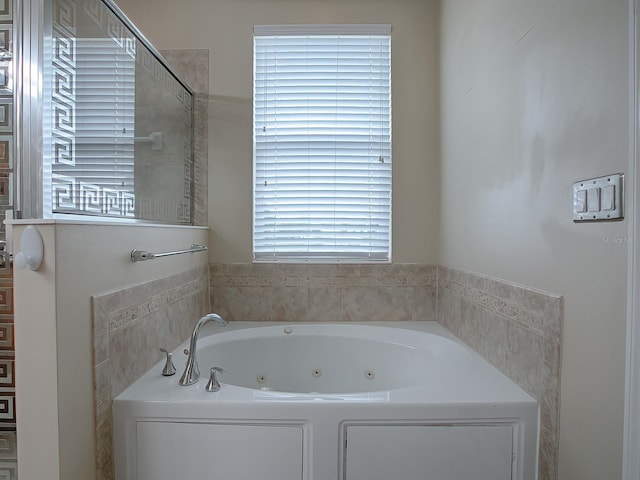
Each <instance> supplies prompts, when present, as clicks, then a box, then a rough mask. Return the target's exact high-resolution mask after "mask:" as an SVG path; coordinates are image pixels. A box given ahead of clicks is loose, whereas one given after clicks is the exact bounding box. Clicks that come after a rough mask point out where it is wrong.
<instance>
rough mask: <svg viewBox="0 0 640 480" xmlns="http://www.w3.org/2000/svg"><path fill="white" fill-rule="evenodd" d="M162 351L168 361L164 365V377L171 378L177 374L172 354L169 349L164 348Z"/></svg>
mask: <svg viewBox="0 0 640 480" xmlns="http://www.w3.org/2000/svg"><path fill="white" fill-rule="evenodd" d="M160 351H161V352H162V353H164V354H166V355H167V360H166V362H165V364H164V368H163V369H162V375H164V376H165V377H170V376H171V375H173V374H174V373H176V367H175V365H174V364H173V360H172V358H171V352H169V351H168V350H167V349H165V348H162V347H161V348H160Z"/></svg>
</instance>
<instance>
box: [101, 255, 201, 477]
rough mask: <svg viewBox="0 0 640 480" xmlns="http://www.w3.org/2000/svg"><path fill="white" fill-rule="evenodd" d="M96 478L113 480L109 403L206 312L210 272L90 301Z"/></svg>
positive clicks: (184, 275) (130, 288)
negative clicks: (91, 309)
mask: <svg viewBox="0 0 640 480" xmlns="http://www.w3.org/2000/svg"><path fill="white" fill-rule="evenodd" d="M92 300H93V376H94V403H95V415H96V417H95V429H96V472H97V475H96V478H97V479H98V480H113V475H114V473H113V448H112V425H111V421H112V418H111V406H112V401H113V399H114V398H115V397H116V396H118V394H120V393H121V392H122V391H123V390H124V389H125V388H127V387H128V386H129V385H131V384H132V383H133V382H135V381H136V380H137V379H138V378H139V377H140V376H142V374H143V373H144V372H146V371H147V370H148V369H149V368H151V367H152V366H153V365H154V364H155V363H157V362H159V361H160V360H161V359H162V355H163V354H162V353H161V352H160V351H159V350H158V349H159V347H164V348H166V349H168V350H173V349H175V348H176V347H177V346H178V345H180V343H182V342H183V341H184V340H185V339H186V338H188V337H189V335H190V334H191V330H192V328H193V325H194V323H195V321H196V320H197V319H198V318H199V317H201V316H202V315H204V314H205V313H207V312H208V309H209V268H208V266H202V267H196V268H194V269H191V270H189V271H186V272H183V273H179V274H175V275H171V276H168V277H164V278H161V279H158V280H153V281H150V282H145V283H141V284H137V285H129V286H125V287H123V288H121V289H118V290H113V291H111V292H106V293H102V294H100V295H95V296H93V297H92Z"/></svg>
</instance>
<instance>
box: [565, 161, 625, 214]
mask: <svg viewBox="0 0 640 480" xmlns="http://www.w3.org/2000/svg"><path fill="white" fill-rule="evenodd" d="M623 183H624V175H623V174H621V173H615V174H612V175H606V176H604V177H598V178H590V179H588V180H581V181H579V182H575V183H574V184H573V221H574V222H597V221H602V220H617V219H621V218H624V215H623V212H622V199H623V196H622V187H623Z"/></svg>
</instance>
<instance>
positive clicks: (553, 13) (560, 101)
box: [439, 0, 629, 480]
mask: <svg viewBox="0 0 640 480" xmlns="http://www.w3.org/2000/svg"><path fill="white" fill-rule="evenodd" d="M627 4H628V2H627V1H626V0H567V1H564V2H557V1H555V0H537V1H533V0H529V1H523V0H520V1H511V0H483V1H473V0H443V7H442V24H441V29H442V127H441V128H442V145H441V148H442V164H441V170H442V176H441V188H442V198H441V205H442V208H441V215H440V218H441V223H440V228H439V231H440V242H439V245H440V255H439V257H440V262H441V263H443V264H445V265H452V266H457V267H461V268H464V269H468V270H472V271H476V272H481V273H483V274H488V275H493V276H496V277H499V278H502V279H506V280H510V281H514V282H518V283H523V284H525V285H529V286H532V287H537V288H541V289H545V290H549V291H552V292H556V293H559V294H562V295H564V296H565V323H564V339H563V354H562V398H561V411H560V458H559V462H560V465H559V478H560V480H603V479H617V478H620V475H621V456H622V449H621V446H622V431H623V430H622V427H623V413H622V408H623V394H624V351H625V298H626V297H625V291H626V258H627V256H626V244H625V243H624V242H625V241H626V235H627V230H626V229H627V225H626V222H613V223H597V224H574V223H573V222H572V211H571V208H572V183H573V182H574V181H577V180H582V179H585V178H590V177H594V176H599V175H606V174H609V173H615V172H625V171H627V165H628V150H627V145H628V140H627V138H628V102H629V99H628V93H627V89H628V81H627V75H628V73H627V72H628V68H627V63H628V62H627V52H628V48H627V41H628V40H627V28H628V24H627V19H628V17H627Z"/></svg>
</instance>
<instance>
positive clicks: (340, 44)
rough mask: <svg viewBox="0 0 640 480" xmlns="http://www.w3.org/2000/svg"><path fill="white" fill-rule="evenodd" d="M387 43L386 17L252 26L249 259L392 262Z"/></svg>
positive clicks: (389, 38) (388, 31)
mask: <svg viewBox="0 0 640 480" xmlns="http://www.w3.org/2000/svg"><path fill="white" fill-rule="evenodd" d="M390 44H391V37H390V26H388V25H335V26H320V25H299V26H264V27H258V26H256V27H255V29H254V92H253V93H254V95H253V115H254V116H253V125H254V135H253V136H254V144H253V146H254V205H253V252H254V260H255V261H257V262H260V261H265V262H278V261H298V262H300V261H318V262H323V261H324V262H339V261H345V262H369V261H381V262H388V261H390V256H391V49H390V47H391V45H390Z"/></svg>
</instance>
